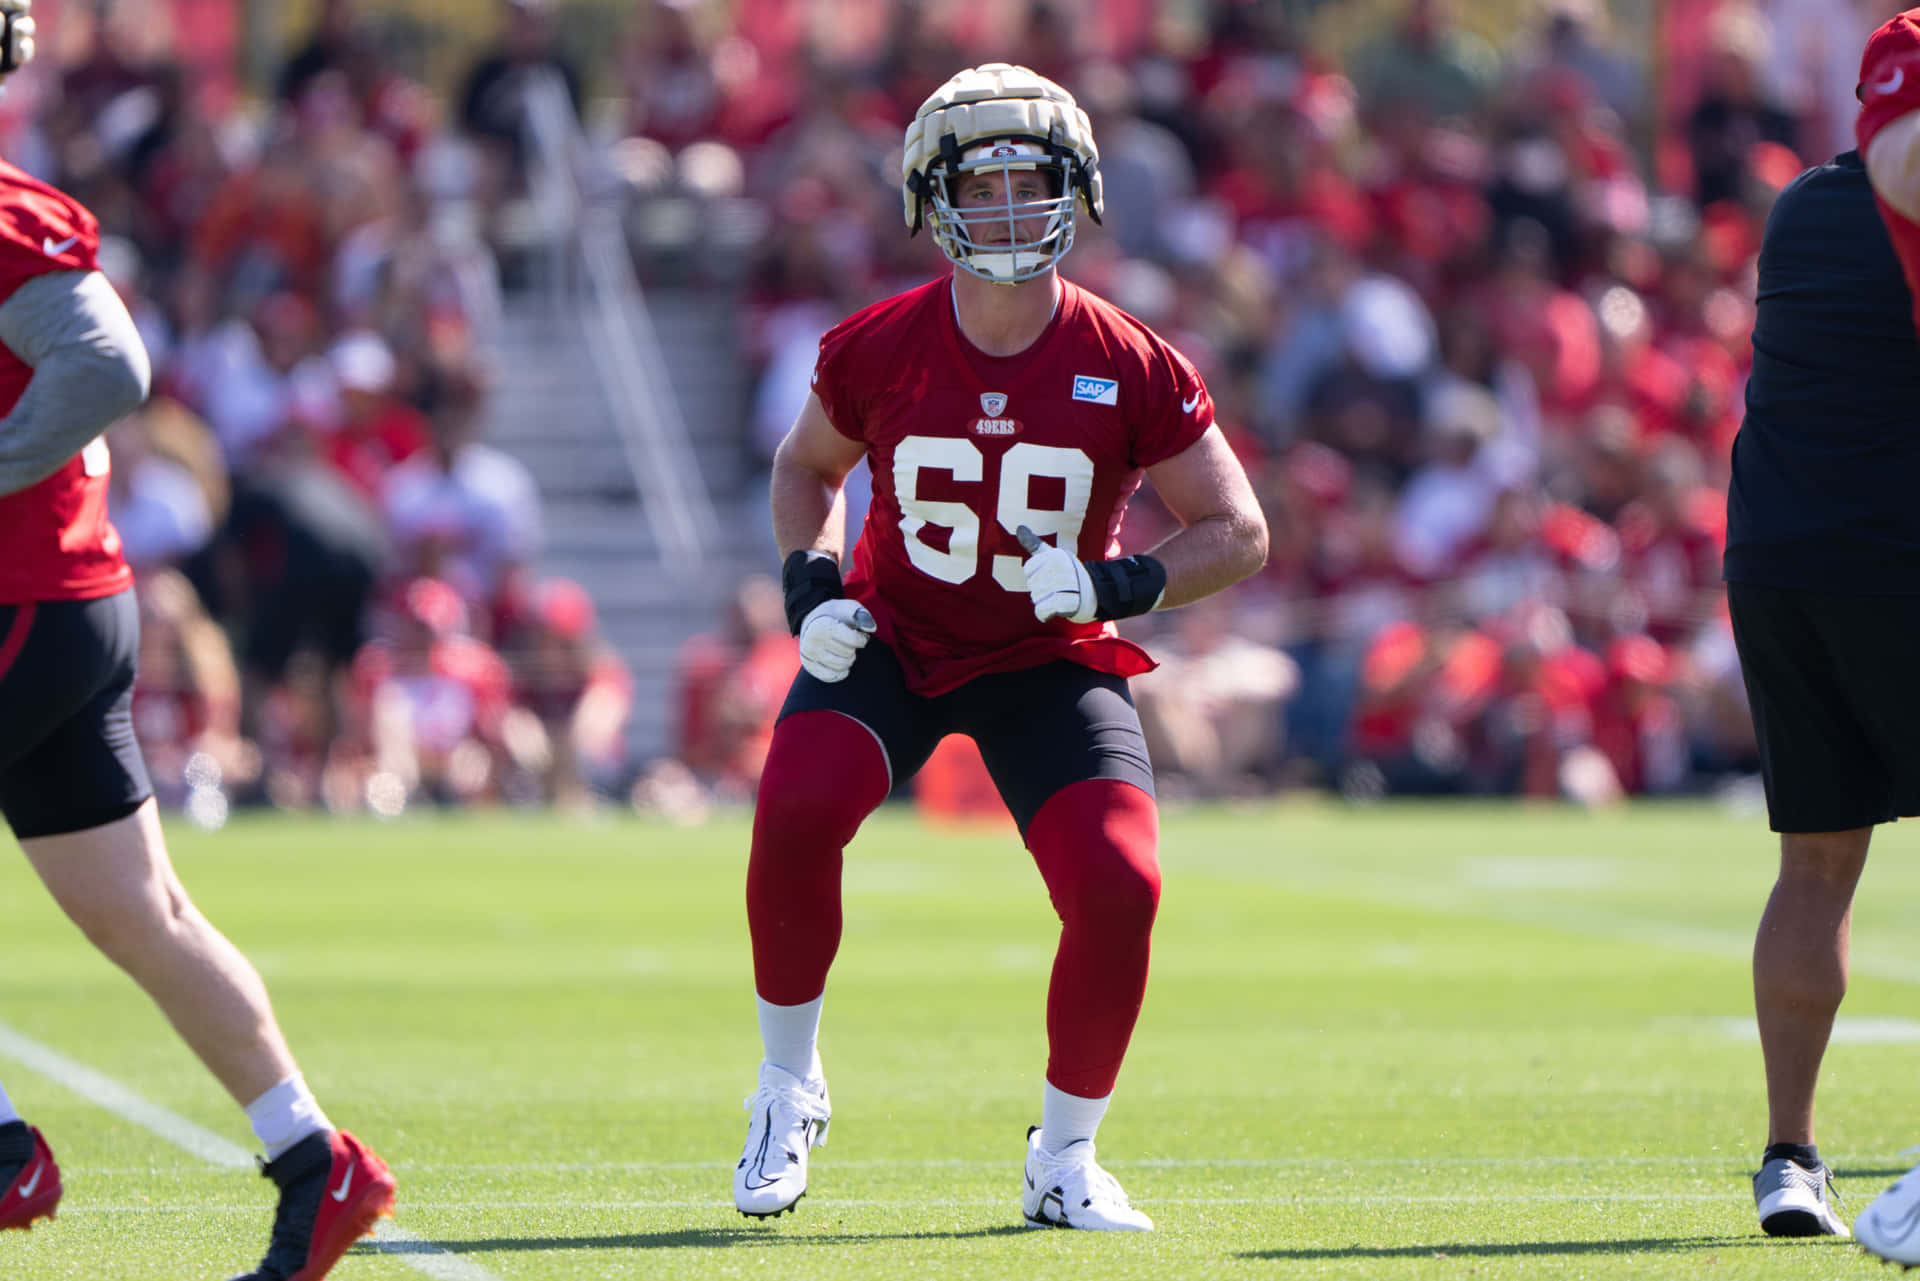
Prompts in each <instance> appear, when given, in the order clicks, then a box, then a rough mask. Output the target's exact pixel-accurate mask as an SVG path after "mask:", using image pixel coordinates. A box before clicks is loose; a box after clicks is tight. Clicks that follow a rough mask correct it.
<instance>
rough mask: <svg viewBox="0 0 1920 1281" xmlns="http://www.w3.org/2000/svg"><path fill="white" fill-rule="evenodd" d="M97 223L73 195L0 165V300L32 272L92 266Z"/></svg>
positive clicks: (96, 248)
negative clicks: (64, 193)
mask: <svg viewBox="0 0 1920 1281" xmlns="http://www.w3.org/2000/svg"><path fill="white" fill-rule="evenodd" d="M99 251H100V224H99V223H98V222H96V221H94V217H93V215H92V214H90V213H88V212H87V210H86V208H85V207H84V206H82V205H81V204H80V203H79V202H78V201H76V200H74V199H72V198H71V197H69V196H66V195H63V194H62V193H60V192H58V191H55V190H54V189H53V188H52V187H48V186H46V185H44V184H42V183H38V182H35V181H34V180H33V179H31V178H29V177H27V176H26V175H25V174H22V173H20V172H19V171H18V170H13V169H12V168H11V166H6V167H4V168H0V301H5V300H6V299H7V298H10V297H12V296H13V291H14V290H16V289H18V288H19V287H20V286H21V285H23V284H25V283H26V282H27V281H29V280H32V279H33V278H34V277H35V276H45V275H49V274H51V273H53V272H56V271H93V270H95V269H96V268H97V267H98V265H99V263H98V261H97V257H96V256H97V255H98V253H99Z"/></svg>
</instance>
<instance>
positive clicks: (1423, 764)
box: [1341, 621, 1500, 796]
mask: <svg viewBox="0 0 1920 1281" xmlns="http://www.w3.org/2000/svg"><path fill="white" fill-rule="evenodd" d="M1499 675H1500V649H1499V646H1498V645H1497V644H1496V643H1495V642H1494V641H1493V640H1492V639H1490V638H1489V637H1487V636H1485V635H1483V634H1482V633H1480V632H1476V631H1471V630H1468V629H1463V628H1452V627H1440V628H1427V627H1423V626H1421V625H1420V624H1418V623H1415V622H1411V621H1409V622H1400V623H1394V624H1392V625H1390V626H1387V627H1384V628H1382V629H1381V630H1380V632H1379V633H1378V634H1377V635H1376V636H1375V637H1374V639H1373V643H1372V644H1371V645H1369V646H1368V647H1367V654H1366V661H1365V662H1364V664H1363V665H1362V667H1361V673H1360V690H1359V698H1358V700H1357V701H1356V703H1355V705H1354V710H1353V726H1352V740H1351V752H1352V757H1353V762H1354V764H1353V766H1351V767H1349V769H1348V771H1347V772H1346V774H1345V775H1344V776H1343V779H1342V784H1341V785H1342V789H1343V790H1345V791H1348V792H1349V793H1353V794H1358V795H1361V796H1365V795H1368V794H1370V793H1372V792H1374V791H1375V790H1376V789H1378V788H1382V787H1384V789H1385V790H1387V791H1389V792H1393V793H1401V794H1411V795H1421V796H1436V795H1448V794H1453V793H1458V792H1464V791H1468V790H1470V789H1471V787H1472V785H1473V782H1472V778H1471V775H1470V772H1469V771H1470V767H1471V766H1472V764H1473V761H1472V759H1471V757H1470V755H1469V743H1468V740H1467V738H1466V733H1467V730H1468V729H1469V727H1470V725H1471V723H1472V720H1473V717H1474V715H1475V714H1476V713H1477V712H1478V711H1479V710H1480V709H1481V708H1482V707H1483V706H1484V705H1485V703H1486V700H1487V699H1488V697H1489V696H1490V695H1491V693H1492V692H1493V688H1494V684H1495V682H1496V680H1497V679H1498V678H1499Z"/></svg>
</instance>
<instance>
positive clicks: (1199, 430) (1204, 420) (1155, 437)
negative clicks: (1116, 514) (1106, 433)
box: [1133, 340, 1213, 467]
mask: <svg viewBox="0 0 1920 1281" xmlns="http://www.w3.org/2000/svg"><path fill="white" fill-rule="evenodd" d="M1151 356H1152V359H1151V363H1150V364H1149V365H1148V367H1147V377H1148V378H1149V379H1150V380H1151V381H1150V385H1149V386H1148V389H1147V397H1146V400H1145V401H1144V403H1145V404H1146V406H1147V413H1146V416H1145V417H1144V418H1143V419H1142V420H1141V422H1140V426H1139V430H1138V431H1136V432H1135V433H1134V438H1133V465H1134V466H1136V467H1151V466H1153V465H1154V464H1155V463H1163V462H1165V461H1166V460H1167V459H1169V458H1172V457H1174V456H1175V455H1176V454H1180V453H1184V452H1185V451H1186V450H1187V449H1189V448H1190V447H1192V446H1193V444H1194V443H1195V442H1196V441H1198V440H1199V439H1200V438H1201V437H1202V436H1204V435H1206V434H1207V428H1209V427H1211V426H1213V397H1212V396H1211V395H1209V394H1208V393H1207V385H1206V383H1204V382H1202V381H1201V379H1200V371H1199V370H1197V369H1195V368H1194V367H1193V362H1191V361H1189V360H1188V359H1187V358H1186V357H1185V356H1182V355H1181V354H1180V353H1179V352H1177V351H1175V350H1174V349H1173V348H1171V347H1169V346H1167V345H1166V344H1165V343H1163V342H1159V341H1158V340H1156V341H1155V342H1154V344H1153V349H1152V353H1151Z"/></svg>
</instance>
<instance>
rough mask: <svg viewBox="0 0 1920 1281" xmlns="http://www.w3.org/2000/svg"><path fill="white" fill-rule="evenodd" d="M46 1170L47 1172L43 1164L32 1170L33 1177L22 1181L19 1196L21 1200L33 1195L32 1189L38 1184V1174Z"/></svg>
mask: <svg viewBox="0 0 1920 1281" xmlns="http://www.w3.org/2000/svg"><path fill="white" fill-rule="evenodd" d="M46 1172H47V1167H46V1166H44V1165H43V1166H41V1167H40V1168H39V1169H37V1170H35V1171H34V1172H33V1177H32V1178H31V1179H28V1180H27V1181H26V1182H25V1183H22V1184H21V1185H20V1197H21V1199H22V1200H25V1199H26V1198H27V1197H30V1196H32V1195H33V1193H34V1190H35V1189H36V1188H38V1187H39V1186H40V1176H41V1175H43V1174H45V1173H46Z"/></svg>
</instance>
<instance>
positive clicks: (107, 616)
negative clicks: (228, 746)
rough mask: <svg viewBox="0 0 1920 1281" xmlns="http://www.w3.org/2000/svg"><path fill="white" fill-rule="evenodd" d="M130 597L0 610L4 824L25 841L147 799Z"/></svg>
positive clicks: (109, 816)
mask: <svg viewBox="0 0 1920 1281" xmlns="http://www.w3.org/2000/svg"><path fill="white" fill-rule="evenodd" d="M139 652H140V610H139V606H138V605H136V604H135V603H134V599H133V593H132V592H130V591H126V592H121V593H120V594H119V595H117V596H107V597H104V598H102V599H100V600H76V601H43V602H41V603H39V604H37V605H0V815H4V816H5V818H6V820H7V824H8V826H10V827H12V828H13V834H14V835H15V836H16V837H18V838H20V839H21V840H25V839H27V838H29V837H34V836H57V835H60V834H61V833H63V832H80V831H85V830H86V829H87V828H90V827H99V826H100V825H101V824H103V823H111V822H113V821H114V820H116V819H121V818H125V817H126V816H127V815H129V814H131V813H133V812H134V811H135V810H136V809H139V808H140V805H141V803H142V802H144V801H145V800H146V799H147V798H148V797H149V796H151V795H153V784H152V783H151V782H150V781H149V780H148V778H147V765H146V762H145V761H144V760H142V759H141V756H140V745H139V744H138V743H137V742H135V741H134V737H133V672H134V664H135V661H136V659H137V658H138V656H139Z"/></svg>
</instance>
